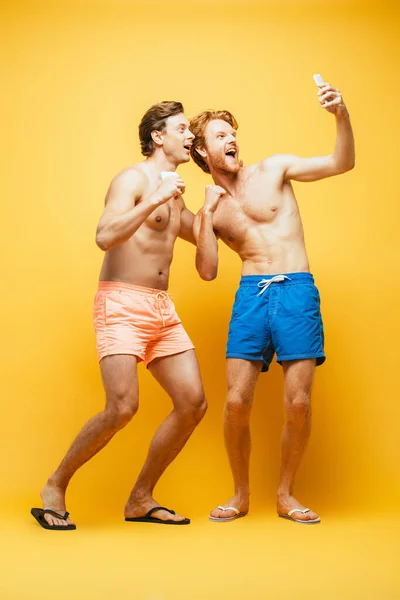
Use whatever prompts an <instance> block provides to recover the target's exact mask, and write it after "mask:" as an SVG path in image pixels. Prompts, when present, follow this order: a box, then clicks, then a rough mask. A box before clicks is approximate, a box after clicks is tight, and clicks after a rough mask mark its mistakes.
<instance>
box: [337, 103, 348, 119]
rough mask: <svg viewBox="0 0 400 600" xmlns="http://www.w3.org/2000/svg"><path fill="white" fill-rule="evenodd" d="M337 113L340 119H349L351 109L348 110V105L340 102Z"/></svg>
mask: <svg viewBox="0 0 400 600" xmlns="http://www.w3.org/2000/svg"><path fill="white" fill-rule="evenodd" d="M335 115H336V118H338V119H348V118H349V111H348V110H347V107H346V105H345V104H339V106H338V107H337V109H336V112H335Z"/></svg>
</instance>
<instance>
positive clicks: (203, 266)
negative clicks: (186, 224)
mask: <svg viewBox="0 0 400 600" xmlns="http://www.w3.org/2000/svg"><path fill="white" fill-rule="evenodd" d="M225 193H226V192H225V190H224V189H223V188H221V187H219V186H218V185H207V186H206V199H205V202H204V206H203V208H202V209H200V210H199V212H198V213H197V215H196V217H195V219H194V223H193V233H194V237H195V239H196V242H197V250H196V269H197V271H198V273H199V275H200V277H201V278H202V279H204V280H205V281H211V280H213V279H215V278H216V276H217V273H218V241H217V238H216V235H215V233H214V228H213V216H214V212H215V210H216V208H217V206H218V203H219V201H220V199H221V197H222V196H223V195H224V194H225Z"/></svg>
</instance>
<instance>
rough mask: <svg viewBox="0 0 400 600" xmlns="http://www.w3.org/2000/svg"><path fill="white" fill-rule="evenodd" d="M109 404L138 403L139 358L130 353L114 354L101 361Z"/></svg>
mask: <svg viewBox="0 0 400 600" xmlns="http://www.w3.org/2000/svg"><path fill="white" fill-rule="evenodd" d="M100 369H101V376H102V379H103V385H104V389H105V392H106V398H107V406H116V405H119V404H121V403H129V404H132V405H134V404H137V402H138V395H139V384H138V376H137V358H136V356H132V355H129V354H113V355H112V356H106V357H105V358H103V359H102V360H101V361H100Z"/></svg>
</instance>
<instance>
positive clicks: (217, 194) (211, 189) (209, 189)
mask: <svg viewBox="0 0 400 600" xmlns="http://www.w3.org/2000/svg"><path fill="white" fill-rule="evenodd" d="M224 194H226V190H224V188H222V187H220V186H219V185H206V199H205V202H204V210H205V211H206V212H215V211H216V209H217V206H218V204H219V201H220V200H221V198H222V196H223V195H224Z"/></svg>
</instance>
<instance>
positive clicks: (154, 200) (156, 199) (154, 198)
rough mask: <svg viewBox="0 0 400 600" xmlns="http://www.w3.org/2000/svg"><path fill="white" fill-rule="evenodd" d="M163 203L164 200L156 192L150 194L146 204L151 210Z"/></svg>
mask: <svg viewBox="0 0 400 600" xmlns="http://www.w3.org/2000/svg"><path fill="white" fill-rule="evenodd" d="M163 202H164V198H162V196H161V195H160V194H159V193H158V192H154V194H152V195H151V196H150V198H149V199H148V204H149V205H150V206H151V207H153V208H157V207H158V206H161V204H162V203H163Z"/></svg>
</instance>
